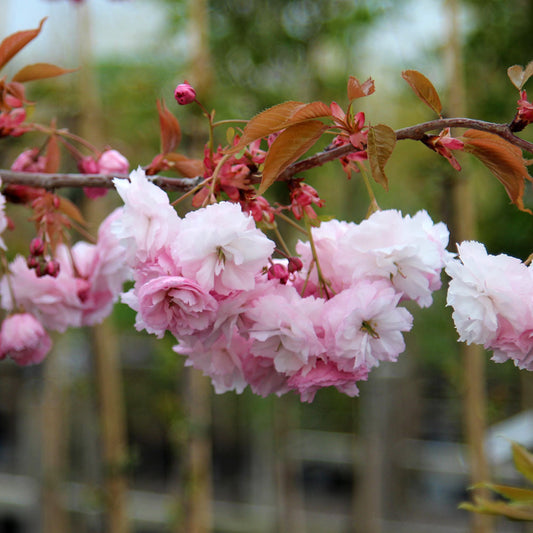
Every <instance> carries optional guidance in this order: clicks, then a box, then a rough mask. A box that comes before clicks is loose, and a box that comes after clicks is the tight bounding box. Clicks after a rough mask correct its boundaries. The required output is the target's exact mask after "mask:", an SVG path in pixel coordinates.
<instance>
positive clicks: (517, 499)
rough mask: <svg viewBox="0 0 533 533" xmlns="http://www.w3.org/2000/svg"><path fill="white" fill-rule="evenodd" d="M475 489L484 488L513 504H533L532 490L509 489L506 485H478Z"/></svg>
mask: <svg viewBox="0 0 533 533" xmlns="http://www.w3.org/2000/svg"><path fill="white" fill-rule="evenodd" d="M475 488H486V489H490V490H492V491H493V492H496V493H497V494H499V495H500V496H503V497H504V498H507V499H508V500H512V501H513V502H514V503H531V504H533V490H531V489H523V488H519V487H510V486H508V485H497V484H495V483H479V484H476V485H475Z"/></svg>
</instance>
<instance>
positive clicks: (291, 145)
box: [257, 120, 327, 195]
mask: <svg viewBox="0 0 533 533" xmlns="http://www.w3.org/2000/svg"><path fill="white" fill-rule="evenodd" d="M326 129H327V126H325V125H324V124H323V123H322V122H320V121H319V120H312V121H307V122H303V123H300V124H294V125H293V126H289V127H288V128H287V129H286V130H284V131H282V132H281V133H280V134H279V136H278V137H277V138H276V140H275V141H274V142H273V143H272V146H271V147H270V150H269V151H268V154H267V156H266V159H265V163H264V167H263V178H262V180H261V185H260V186H259V190H258V193H257V194H259V195H261V194H263V193H264V192H265V191H266V190H267V189H268V188H269V187H270V186H271V185H272V184H273V183H274V182H275V181H276V178H277V177H278V176H279V175H280V174H281V172H283V171H284V170H285V169H286V168H287V167H288V166H289V165H290V164H291V163H293V162H294V161H296V160H297V159H298V158H299V157H300V156H302V155H303V154H305V152H307V150H309V148H311V146H313V144H315V142H316V141H317V140H318V139H319V138H320V136H321V135H322V133H323V132H324V131H326Z"/></svg>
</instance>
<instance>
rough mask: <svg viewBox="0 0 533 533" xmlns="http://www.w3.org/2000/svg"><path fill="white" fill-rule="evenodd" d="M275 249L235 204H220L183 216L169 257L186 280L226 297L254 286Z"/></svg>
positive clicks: (252, 221) (251, 219)
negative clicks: (232, 292) (178, 265)
mask: <svg viewBox="0 0 533 533" xmlns="http://www.w3.org/2000/svg"><path fill="white" fill-rule="evenodd" d="M274 246H275V245H274V243H273V242H272V241H271V240H270V239H268V238H267V237H266V236H265V235H264V233H263V232H261V231H260V230H259V229H257V228H256V227H255V223H254V220H253V218H251V217H250V216H248V215H245V214H244V213H243V212H242V211H241V208H240V207H239V206H238V205H236V204H233V203H230V202H221V203H219V204H213V205H209V206H207V207H205V208H202V209H199V210H197V211H191V212H189V213H188V214H187V215H186V217H185V218H184V219H183V221H182V224H181V228H180V235H179V239H176V240H175V241H174V243H173V247H172V254H173V256H174V257H175V258H176V260H177V261H178V262H179V264H180V265H181V267H182V270H183V275H184V276H185V277H189V278H191V279H194V280H196V281H197V282H198V283H199V284H200V285H201V286H202V287H203V288H204V289H206V290H207V291H210V290H215V291H216V292H218V293H219V294H229V293H230V292H231V291H233V290H250V289H252V288H253V287H254V286H255V277H256V274H257V273H258V272H260V271H261V269H262V267H263V266H266V264H267V263H268V258H269V257H270V255H271V254H272V252H273V250H274Z"/></svg>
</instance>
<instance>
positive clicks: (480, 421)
mask: <svg viewBox="0 0 533 533" xmlns="http://www.w3.org/2000/svg"><path fill="white" fill-rule="evenodd" d="M446 14H447V17H448V23H449V36H448V46H447V63H448V80H449V81H448V83H449V95H448V98H449V109H448V112H449V113H450V115H451V116H464V114H465V96H464V75H463V59H462V46H461V42H460V35H459V29H460V28H459V2H458V0H447V2H446ZM472 189H473V183H472V180H471V179H468V178H467V177H465V176H463V175H460V174H459V175H456V177H455V179H454V181H453V190H452V194H453V196H452V202H453V206H454V207H453V211H454V215H455V219H454V221H453V227H452V229H453V231H452V238H454V241H452V242H453V243H454V244H455V242H461V241H463V240H467V239H475V238H476V234H477V227H476V206H475V197H474V194H473V190H472ZM459 346H460V348H459V354H460V357H461V360H462V361H463V388H464V390H463V409H464V427H465V436H466V442H467V445H468V450H469V460H470V479H471V483H472V484H475V483H479V482H481V481H488V480H489V467H488V462H487V457H486V455H485V450H484V438H485V432H486V413H487V398H486V384H485V382H486V380H485V354H484V351H483V349H482V347H481V346H479V345H477V344H471V345H467V344H465V343H460V345H459ZM471 531H472V533H489V532H490V531H492V518H491V517H489V516H487V515H480V514H477V513H472V514H471Z"/></svg>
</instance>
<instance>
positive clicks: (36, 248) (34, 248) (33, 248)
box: [30, 237, 44, 256]
mask: <svg viewBox="0 0 533 533" xmlns="http://www.w3.org/2000/svg"><path fill="white" fill-rule="evenodd" d="M43 253H44V242H43V240H42V239H41V238H40V237H35V238H34V239H32V241H31V242H30V254H31V255H35V256H38V255H43Z"/></svg>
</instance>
